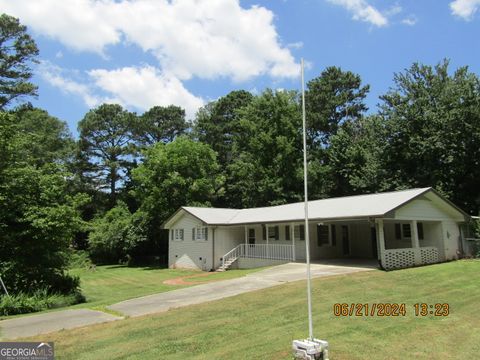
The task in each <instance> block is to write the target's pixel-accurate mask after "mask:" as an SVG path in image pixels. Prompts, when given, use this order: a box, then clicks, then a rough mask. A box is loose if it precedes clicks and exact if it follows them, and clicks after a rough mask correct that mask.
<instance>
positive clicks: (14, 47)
mask: <svg viewBox="0 0 480 360" xmlns="http://www.w3.org/2000/svg"><path fill="white" fill-rule="evenodd" d="M38 53H39V51H38V48H37V45H36V43H35V41H34V40H33V39H32V37H31V36H30V35H29V34H28V33H27V28H26V26H25V25H22V24H20V21H19V20H18V19H17V18H14V17H12V16H10V15H7V14H1V15H0V110H3V109H5V108H6V107H7V106H8V105H9V104H11V103H13V102H14V101H15V100H19V99H20V98H22V97H25V96H35V95H37V86H36V85H34V84H33V83H31V82H30V79H31V77H32V65H33V64H35V63H36V62H38V61H37V56H38Z"/></svg>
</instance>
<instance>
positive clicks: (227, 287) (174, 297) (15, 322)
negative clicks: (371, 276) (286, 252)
mask: <svg viewBox="0 0 480 360" xmlns="http://www.w3.org/2000/svg"><path fill="white" fill-rule="evenodd" d="M374 268H375V265H374V264H373V263H358V262H356V263H351V262H350V263H329V262H323V263H315V264H312V267H311V270H312V271H311V272H312V277H322V276H332V275H340V274H349V273H354V272H359V271H368V270H372V269H374ZM305 272H306V265H305V264H303V263H288V264H283V265H279V266H275V267H271V268H268V269H265V270H262V271H259V272H255V273H252V274H249V275H247V276H244V277H241V278H236V279H231V280H223V281H217V282H212V283H207V284H202V285H197V286H192V287H189V288H184V289H179V290H173V291H168V292H163V293H159V294H155V295H149V296H143V297H140V298H135V299H131V300H126V301H122V302H119V303H117V304H113V305H111V306H109V307H108V308H109V309H111V310H114V311H117V312H120V313H122V314H124V315H128V316H132V317H135V316H142V315H148V314H154V313H158V312H163V311H167V310H170V309H173V308H178V307H183V306H188V305H193V304H200V303H203V302H207V301H213V300H218V299H223V298H226V297H230V296H235V295H238V294H243V293H246V292H249V291H254V290H260V289H265V288H269V287H272V286H277V285H281V284H283V283H286V282H290V281H297V280H303V279H305ZM120 319H122V317H119V316H114V315H111V314H107V313H104V312H101V311H94V310H89V309H76V310H62V311H53V312H49V313H45V314H40V315H32V316H25V317H20V318H15V319H10V320H3V321H0V332H1V334H0V336H1V338H2V339H15V338H18V337H27V336H34V335H39V334H46V333H49V332H53V331H58V330H62V329H72V328H76V327H81V326H87V325H93V324H98V323H104V322H109V321H115V320H120Z"/></svg>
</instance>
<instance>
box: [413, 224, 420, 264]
mask: <svg viewBox="0 0 480 360" xmlns="http://www.w3.org/2000/svg"><path fill="white" fill-rule="evenodd" d="M410 228H411V233H412V249H413V251H414V252H415V265H421V264H422V255H421V253H420V242H419V241H418V228H417V220H412V221H410Z"/></svg>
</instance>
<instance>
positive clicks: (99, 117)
mask: <svg viewBox="0 0 480 360" xmlns="http://www.w3.org/2000/svg"><path fill="white" fill-rule="evenodd" d="M134 121H135V114H133V113H130V112H128V111H127V110H124V109H123V108H122V107H121V106H120V105H116V104H103V105H100V106H99V107H98V108H96V109H93V110H90V111H89V112H88V113H87V114H86V115H85V117H84V118H83V119H82V120H81V121H80V122H79V123H78V130H79V133H80V139H79V147H80V151H81V152H82V153H83V154H81V157H80V158H82V157H83V159H84V160H87V163H84V166H85V168H86V171H88V176H89V177H90V178H91V179H92V181H94V183H95V184H96V186H97V187H98V188H99V189H105V188H107V189H109V190H110V207H113V206H114V205H115V202H116V198H117V187H118V186H119V185H121V184H120V182H121V181H122V180H123V181H125V180H126V177H127V174H128V172H129V171H130V167H131V166H132V163H133V159H132V157H131V154H132V152H133V150H132V138H133V135H132V129H133V127H134Z"/></svg>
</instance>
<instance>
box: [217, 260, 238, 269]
mask: <svg viewBox="0 0 480 360" xmlns="http://www.w3.org/2000/svg"><path fill="white" fill-rule="evenodd" d="M237 260H238V258H233V259H230V260H227V261H225V263H224V264H222V265H220V267H219V268H218V269H217V271H219V272H222V271H227V270H228V269H229V268H230V266H232V264H233V263H234V262H235V261H237Z"/></svg>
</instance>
